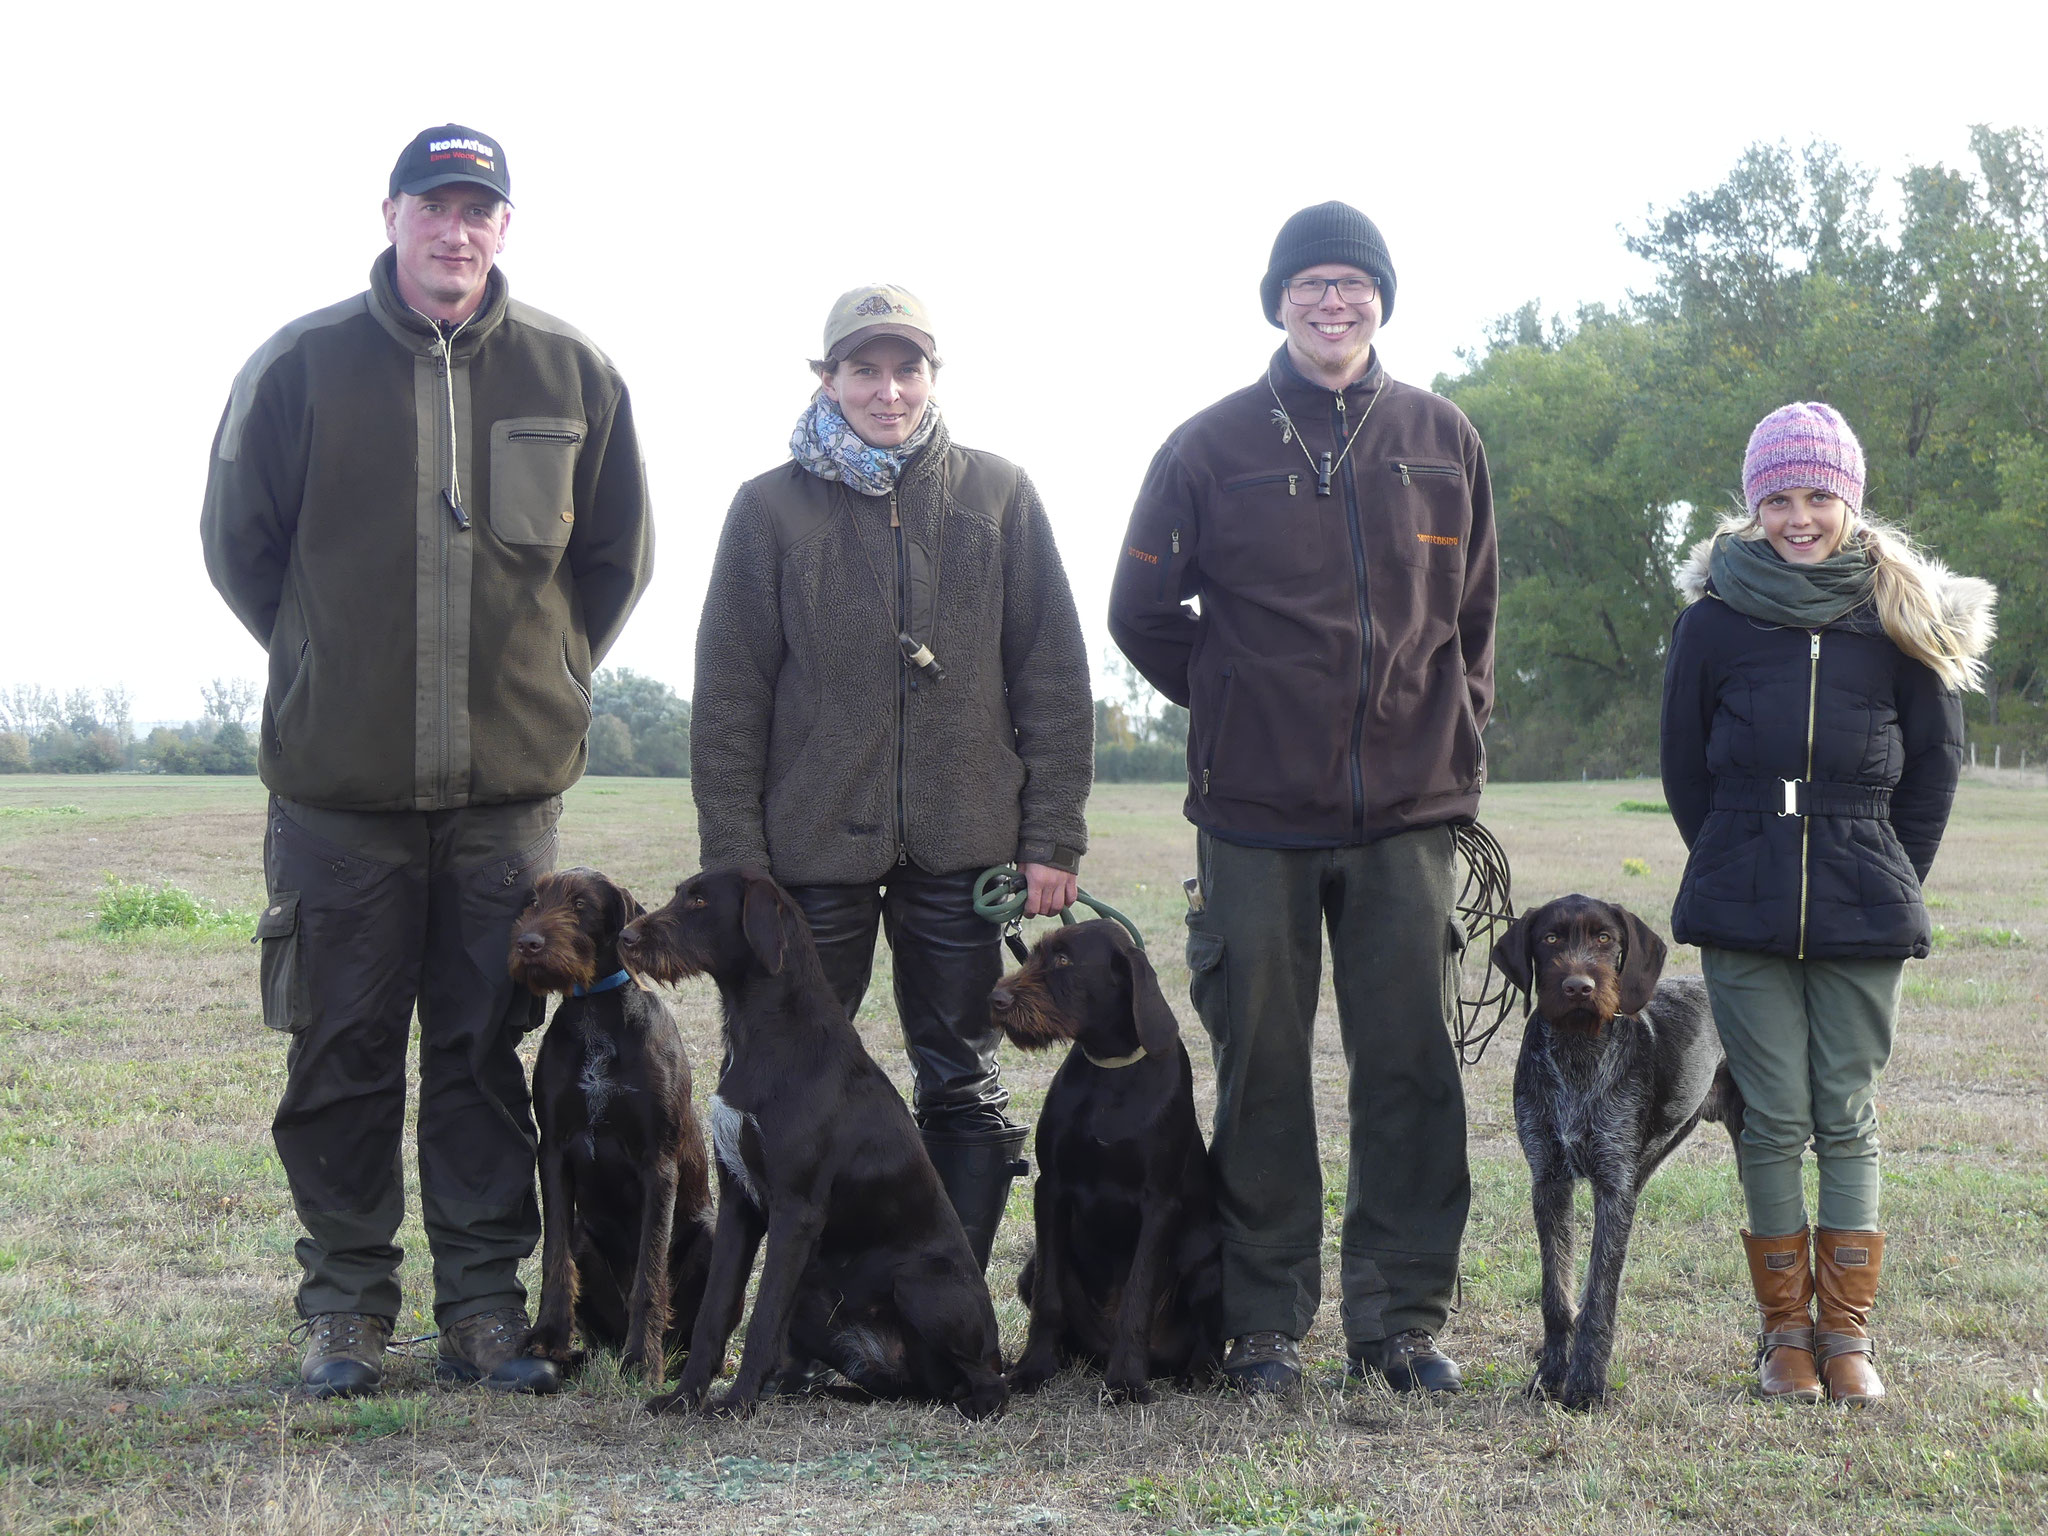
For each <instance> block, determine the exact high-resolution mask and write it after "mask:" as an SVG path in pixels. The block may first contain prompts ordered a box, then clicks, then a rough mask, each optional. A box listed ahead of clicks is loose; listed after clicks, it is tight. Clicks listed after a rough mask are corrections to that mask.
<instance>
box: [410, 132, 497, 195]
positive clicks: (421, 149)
mask: <svg viewBox="0 0 2048 1536" xmlns="http://www.w3.org/2000/svg"><path fill="white" fill-rule="evenodd" d="M458 181H466V182H473V183H474V184H475V185H477V186H479V187H489V188H490V189H491V190H492V191H493V192H495V193H497V194H498V196H500V197H502V198H503V199H505V201H506V202H508V203H509V202H511V201H512V178H511V176H510V175H508V174H507V173H506V170H505V152H504V150H503V149H502V148H500V147H499V145H498V141H497V140H496V139H489V138H485V137H484V136H483V135H482V134H480V133H478V132H477V131H476V130H475V129H474V128H465V127H463V126H462V125H461V124H460V123H443V124H442V125H441V126H440V127H438V128H422V129H421V130H420V131H419V133H418V135H417V136H416V137H415V138H414V139H413V141H412V142H411V143H410V144H408V145H406V146H405V148H404V149H403V150H402V151H400V152H399V156H398V164H396V165H394V166H392V167H391V196H393V197H396V196H398V194H399V193H401V192H409V193H411V194H412V195H413V196H414V197H418V196H419V195H420V194H421V193H422V192H431V191H433V189H434V188H436V187H445V186H448V185H450V184H452V183H454V182H458Z"/></svg>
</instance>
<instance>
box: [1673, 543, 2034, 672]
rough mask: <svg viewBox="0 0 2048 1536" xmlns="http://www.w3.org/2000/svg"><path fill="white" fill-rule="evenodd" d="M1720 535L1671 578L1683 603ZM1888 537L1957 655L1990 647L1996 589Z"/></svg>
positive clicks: (1696, 590) (1700, 591)
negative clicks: (1931, 604) (1929, 601)
mask: <svg viewBox="0 0 2048 1536" xmlns="http://www.w3.org/2000/svg"><path fill="white" fill-rule="evenodd" d="M1866 526H1867V524H1866ZM1726 537H1731V535H1728V534H1722V533H1716V534H1713V535H1712V536H1710V537H1708V538H1704V539H1701V540H1700V541H1699V542H1698V543H1697V544H1695V545H1693V547H1692V548H1691V549H1690V550H1689V551H1687V553H1686V556H1685V559H1684V560H1683V561H1682V562H1680V564H1679V567H1678V572H1677V574H1676V575H1675V576H1674V577H1673V578H1672V579H1673V581H1674V583H1675V584H1676V585H1677V587H1678V591H1679V595H1680V596H1682V597H1683V598H1684V599H1685V601H1686V603H1687V604H1688V605H1690V604H1692V603H1696V602H1698V601H1699V600H1700V599H1701V598H1702V597H1704V596H1706V593H1707V571H1708V565H1709V562H1710V561H1711V559H1712V557H1713V551H1714V540H1715V539H1719V538H1726ZM1889 542H1890V544H1891V548H1892V550H1893V551H1894V553H1895V555H1896V557H1897V558H1898V560H1899V562H1900V564H1901V565H1903V566H1904V567H1905V568H1906V569H1907V570H1909V571H1911V572H1912V573H1913V576H1914V579H1915V580H1916V581H1918V582H1919V584H1920V587H1921V589H1922V590H1923V591H1925V592H1926V593H1927V594H1928V595H1929V596H1930V597H1931V598H1933V599H1934V603H1935V606H1936V608H1937V609H1938V610H1939V612H1940V615H1941V621H1942V623H1943V624H1944V625H1945V626H1946V627H1947V629H1948V631H1949V633H1950V634H1951V635H1953V636H1954V639H1955V644H1956V652H1957V659H1958V660H1960V661H1974V660H1976V659H1977V658H1979V657H1981V656H1982V655H1983V654H1984V653H1985V652H1986V651H1988V650H1990V649H1991V642H1992V641H1993V640H1995V639H1996V638H1997V637H1998V588H1996V587H1994V586H1993V585H1992V584H1991V583H1990V582H1988V581H1985V580H1983V579H1982V578H1981V577H1977V576H1964V575H1962V574H1960V573H1959V572H1956V571H1952V570H1950V569H1949V568H1948V566H1947V565H1946V564H1945V563H1943V562H1942V561H1940V560H1937V559H1935V558H1934V557H1933V556H1931V555H1925V554H1921V553H1920V552H1919V551H1917V550H1914V549H1912V548H1911V547H1910V546H1908V545H1907V544H1906V542H1905V540H1904V539H1902V538H1900V537H1899V536H1898V535H1896V534H1893V535H1892V536H1891V538H1890V541H1889Z"/></svg>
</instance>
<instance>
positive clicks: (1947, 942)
mask: <svg viewBox="0 0 2048 1536" xmlns="http://www.w3.org/2000/svg"><path fill="white" fill-rule="evenodd" d="M2026 944H2027V936H2026V935H2025V934H2023V933H2021V932H2020V931H2019V929H2017V928H1995V927H1984V928H1951V927H1949V926H1948V925H1947V924H1946V923H1936V924H1935V925H1934V947H1935V948H1936V949H2024V948H2026Z"/></svg>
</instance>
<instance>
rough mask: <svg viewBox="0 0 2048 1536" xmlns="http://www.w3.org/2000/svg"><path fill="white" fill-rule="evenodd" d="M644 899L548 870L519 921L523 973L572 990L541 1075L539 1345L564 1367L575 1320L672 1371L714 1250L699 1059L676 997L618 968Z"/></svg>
mask: <svg viewBox="0 0 2048 1536" xmlns="http://www.w3.org/2000/svg"><path fill="white" fill-rule="evenodd" d="M640 915H641V907H640V904H639V903H638V902H637V901H635V900H634V899H633V897H632V895H631V894H630V893H629V892H627V891H626V890H624V889H623V888H622V887H620V886H618V885H615V884H613V883H612V882H611V881H610V880H608V879H606V878H605V877H604V876H603V875H601V874H599V873H598V872H597V871H596V870H593V869H569V870H562V871H560V872H559V873H556V874H551V875H543V876H542V877H541V878H540V880H539V882H538V883H537V884H536V885H535V886H534V890H533V897H532V900H531V901H530V902H529V903H528V904H527V907H526V910H525V911H524V912H523V913H521V914H520V917H519V920H518V922H517V923H516V924H515V925H514V926H513V930H512V956H511V967H512V977H513V979H514V980H515V981H517V982H518V983H520V985H522V986H524V987H526V988H527V989H528V990H529V991H531V992H532V993H533V994H534V1009H535V1018H536V1020H538V1017H539V1011H540V1009H541V1008H542V1007H543V1006H545V1002H544V1000H545V998H546V997H547V995H548V994H549V993H556V992H559V993H562V994H564V996H563V1000H562V1004H561V1006H560V1007H559V1008H557V1009H556V1010H555V1017H554V1021H553V1022H552V1023H551V1024H549V1026H548V1031H547V1034H546V1035H544V1036H543V1037H542V1038H541V1045H540V1055H539V1058H538V1059H537V1060H536V1061H535V1063H534V1069H533V1108H534V1118H535V1120H536V1121H537V1122H538V1125H539V1129H540V1191H541V1201H542V1209H543V1214H544V1223H543V1228H542V1231H543V1237H542V1241H541V1300H540V1310H539V1313H538V1314H537V1318H536V1321H535V1322H534V1325H533V1327H532V1328H531V1329H530V1330H529V1331H528V1333H527V1336H526V1351H527V1353H528V1354H531V1355H535V1356H538V1357H540V1358H543V1359H548V1360H554V1361H556V1362H558V1363H560V1364H562V1365H564V1366H565V1367H570V1368H574V1367H575V1366H577V1365H579V1364H581V1362H582V1359H583V1355H582V1353H581V1352H580V1351H576V1350H572V1349H571V1347H570V1331H571V1324H572V1319H573V1323H574V1326H575V1327H576V1328H577V1329H580V1330H581V1332H582V1335H583V1339H584V1342H585V1343H586V1344H590V1345H596V1346H600V1347H602V1348H606V1349H616V1350H618V1351H619V1368H620V1369H621V1370H632V1369H639V1370H641V1371H643V1372H644V1373H645V1374H646V1376H647V1377H648V1379H650V1380H652V1381H656V1382H659V1381H662V1380H664V1379H665V1378H666V1376H667V1369H666V1356H667V1355H668V1354H669V1353H671V1352H673V1351H674V1350H676V1349H678V1348H680V1347H682V1346H683V1345H685V1344H687V1343H688V1341H689V1337H690V1331H691V1329H692V1328H693V1327H694V1325H695V1323H696V1320H697V1308H698V1303H699V1301H700V1300H701V1299H702V1297H703V1294H704V1280H705V1276H706V1274H707V1273H708V1272H709V1269H710V1260H711V1235H712V1226H711V1182H710V1175H709V1169H708V1166H707V1164H708V1159H707V1157H706V1154H705V1149H704V1132H703V1129H702V1127H701V1126H700V1125H699V1124H698V1121H697V1115H696V1111H695V1110H694V1109H692V1108H691V1105H690V1062H689V1058H688V1057H687V1056H686V1055H685V1054H684V1051H683V1037H682V1035H681V1034H680V1032H678V1030H677V1029H676V1021H675V1019H674V1017H673V1016H672V1015H671V1014H670V1013H669V1011H668V1008H667V1007H666V1005H664V1004H663V1002H662V1001H661V999H660V998H659V997H657V996H656V995H655V994H654V993H652V992H650V991H648V990H646V989H645V988H643V987H640V986H638V985H636V984H635V982H634V980H633V978H632V976H631V975H630V974H629V973H628V971H627V970H626V968H625V967H624V966H623V965H622V964H620V960H619V948H618V940H619V933H620V930H622V929H623V928H624V927H625V926H626V924H627V923H628V922H630V921H631V920H632V919H634V918H636V917H638V916H640Z"/></svg>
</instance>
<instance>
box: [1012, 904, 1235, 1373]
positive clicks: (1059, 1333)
mask: <svg viewBox="0 0 2048 1536" xmlns="http://www.w3.org/2000/svg"><path fill="white" fill-rule="evenodd" d="M989 1010H990V1013H991V1015H992V1016H993V1017H994V1019H995V1021H996V1023H997V1024H999V1025H1001V1026H1002V1029H1003V1032H1004V1033H1005V1034H1007V1035H1008V1036H1009V1037H1010V1039H1011V1040H1013V1041H1015V1042H1016V1043H1017V1044H1018V1045H1021V1046H1024V1047H1025V1048H1027V1049H1039V1048H1042V1047H1044V1046H1048V1045H1053V1044H1055V1043H1068V1042H1071V1044H1070V1048H1069V1049H1068V1051H1067V1059H1066V1060H1065V1061H1063V1062H1062V1063H1060V1069H1059V1071H1058V1072H1057V1073H1056V1074H1055V1075H1054V1077H1053V1080H1052V1086H1051V1087H1050V1088H1049V1089H1047V1090H1046V1095H1045V1107H1044V1108H1043V1109H1041V1110H1040V1111H1039V1115H1038V1170H1039V1172H1038V1182H1037V1185H1036V1187H1035V1188H1034V1190H1033V1201H1034V1214H1035V1215H1036V1218H1037V1229H1038V1230H1037V1237H1038V1241H1037V1245H1036V1247H1035V1248H1034V1250H1033V1252H1032V1255H1031V1257H1030V1259H1028V1260H1027V1261H1026V1262H1025V1265H1024V1269H1023V1271H1022V1273H1020V1274H1019V1275H1018V1277H1017V1294H1018V1295H1019V1296H1020V1297H1022V1299H1023V1301H1024V1304H1025V1305H1026V1306H1027V1307H1029V1308H1030V1309H1031V1335H1030V1339H1029V1341H1028V1342H1027V1343H1026V1344H1025V1346H1024V1354H1023V1357H1022V1358H1021V1359H1020V1360H1019V1361H1018V1362H1017V1365H1016V1368H1015V1369H1014V1370H1012V1371H1011V1373H1010V1385H1011V1386H1012V1387H1013V1388H1014V1389H1015V1390H1016V1391H1019V1392H1035V1391H1037V1390H1038V1388H1039V1387H1040V1386H1042V1385H1043V1384H1044V1383H1045V1381H1046V1380H1047V1379H1048V1378H1050V1377H1051V1376H1053V1375H1054V1374H1055V1373H1057V1372H1058V1370H1059V1369H1060V1367H1061V1365H1062V1364H1064V1363H1065V1362H1066V1361H1069V1360H1083V1361H1086V1362H1088V1363H1089V1364H1091V1365H1093V1366H1095V1367H1096V1368H1098V1369H1100V1370H1102V1371H1103V1374H1104V1377H1105V1384H1106V1385H1107V1387H1108V1389H1109V1392H1110V1394H1111V1396H1113V1397H1115V1398H1117V1399H1119V1400H1125V1401H1131V1402H1140V1403H1142V1402H1150V1401H1151V1400H1152V1390H1151V1388H1149V1387H1148V1386H1146V1384H1145V1383H1146V1381H1147V1379H1148V1378H1150V1377H1154V1376H1177V1377H1179V1378H1181V1379H1182V1380H1183V1381H1192V1380H1194V1379H1195V1378H1197V1377H1206V1376H1208V1375H1210V1374H1212V1373H1213V1372H1214V1370H1215V1368H1216V1364H1217V1362H1218V1360H1219V1359H1220V1358H1221V1356H1222V1351H1223V1266H1222V1234H1221V1229H1220V1228H1219V1226H1218V1224H1217V1218H1216V1192H1215V1187H1214V1184H1213V1182H1212V1180H1211V1177H1210V1172H1209V1152H1208V1148H1207V1147H1205V1146H1204V1145H1203V1144H1202V1131H1201V1126H1200V1125H1199V1124H1198V1123H1197V1121H1196V1118H1195V1097H1194V1073H1193V1071H1192V1069H1191V1068H1190V1066H1189V1064H1188V1053H1187V1048H1186V1047H1185V1046H1183V1045H1182V1044H1181V1039H1180V1026H1179V1024H1178V1023H1176V1022H1175V1020H1174V1017H1173V1010H1172V1009H1171V1008H1169V1007H1168V1006H1167V1004H1166V999H1165V997H1164V996H1162V995H1161V993H1160V990H1159V978H1158V977H1157V976H1156V975H1155V974H1154V973H1153V970H1152V964H1151V962H1150V961H1148V960H1147V959H1146V958H1145V953H1144V951H1143V950H1141V949H1139V948H1138V947H1137V945H1135V944H1133V943H1132V942H1131V940H1130V937H1129V936H1128V935H1127V934H1126V933H1125V932H1124V930H1123V929H1122V928H1121V927H1120V926H1119V925H1118V924H1116V923H1114V922H1111V921H1109V920H1108V919H1097V920H1095V921H1093V922H1086V923H1076V924H1074V925H1072V926H1071V927H1065V928H1060V929H1056V930H1055V931H1053V932H1052V933H1050V934H1047V935H1046V936H1045V937H1044V938H1042V939H1040V940H1039V941H1038V947H1037V948H1036V949H1035V950H1033V951H1032V954H1031V959H1030V960H1029V962H1027V963H1026V964H1025V966H1024V968H1023V969H1022V970H1020V971H1017V972H1016V973H1015V974H1013V975H1011V976H1008V977H1006V978H1005V979H1004V980H1003V981H1002V983H1001V984H1000V985H998V986H997V987H996V989H995V991H994V992H993V993H991V994H990V996H989Z"/></svg>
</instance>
